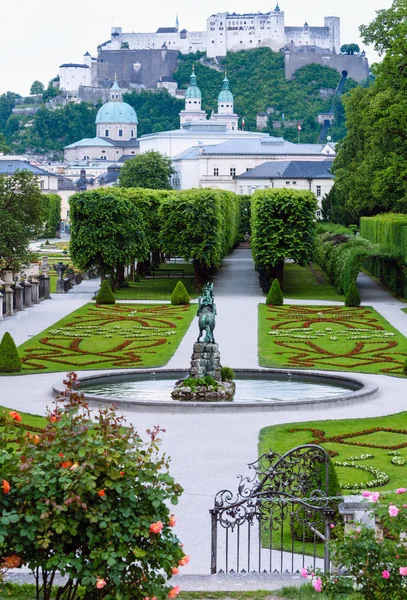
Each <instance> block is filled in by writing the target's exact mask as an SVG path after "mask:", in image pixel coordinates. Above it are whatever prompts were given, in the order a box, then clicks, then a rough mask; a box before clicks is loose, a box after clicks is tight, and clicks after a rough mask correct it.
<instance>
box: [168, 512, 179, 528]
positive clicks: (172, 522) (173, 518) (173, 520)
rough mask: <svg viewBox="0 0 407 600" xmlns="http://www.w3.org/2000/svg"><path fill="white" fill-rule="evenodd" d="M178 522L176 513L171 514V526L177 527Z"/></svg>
mask: <svg viewBox="0 0 407 600" xmlns="http://www.w3.org/2000/svg"><path fill="white" fill-rule="evenodd" d="M176 522H177V519H176V517H175V515H171V516H170V520H169V521H168V524H169V526H170V527H175V524H176Z"/></svg>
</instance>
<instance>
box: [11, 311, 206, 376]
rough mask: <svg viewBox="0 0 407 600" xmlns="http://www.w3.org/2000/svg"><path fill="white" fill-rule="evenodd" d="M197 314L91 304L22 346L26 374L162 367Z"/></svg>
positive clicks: (21, 351)
mask: <svg viewBox="0 0 407 600" xmlns="http://www.w3.org/2000/svg"><path fill="white" fill-rule="evenodd" d="M194 314H195V310H194V309H193V308H191V307H189V306H171V305H163V306H161V305H154V306H146V305H137V306H135V305H124V304H120V305H117V304H116V305H114V306H109V307H106V306H99V305H97V304H96V305H95V304H87V305H86V306H84V307H82V308H80V309H79V310H77V311H75V312H74V313H72V314H70V315H68V316H67V317H65V318H64V319H62V320H61V321H59V322H58V323H56V324H55V325H54V326H52V327H51V328H49V329H47V330H46V331H43V332H42V333H40V334H39V335H37V336H36V337H34V338H32V339H31V340H30V341H28V342H26V343H24V344H23V345H22V346H20V347H19V353H20V356H21V360H22V363H23V371H25V372H33V371H34V372H35V371H37V372H39V371H41V372H44V371H66V370H69V369H90V368H92V369H114V368H122V369H123V368H137V367H143V368H146V367H156V366H162V365H164V364H165V363H166V362H167V361H168V360H169V358H170V357H171V356H172V354H173V353H174V352H175V350H176V349H177V347H178V344H179V343H180V341H181V339H182V337H183V335H184V334H185V332H186V330H187V329H188V327H189V324H190V323H191V320H192V318H193V316H194Z"/></svg>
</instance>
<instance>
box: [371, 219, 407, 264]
mask: <svg viewBox="0 0 407 600" xmlns="http://www.w3.org/2000/svg"><path fill="white" fill-rule="evenodd" d="M360 235H361V236H362V237H364V238H366V239H367V240H370V241H371V242H373V243H374V244H380V245H381V246H382V247H383V248H387V249H389V250H393V251H396V252H398V253H401V254H402V256H403V257H404V258H405V259H407V215H404V214H399V213H386V214H382V215H376V216H375V217H362V218H361V219H360Z"/></svg>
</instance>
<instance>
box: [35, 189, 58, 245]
mask: <svg viewBox="0 0 407 600" xmlns="http://www.w3.org/2000/svg"><path fill="white" fill-rule="evenodd" d="M61 202H62V200H61V196H58V194H42V195H41V205H42V215H43V217H42V218H43V221H44V230H43V231H42V233H41V236H40V237H43V238H46V237H55V234H56V231H57V229H58V227H59V224H60V221H61Z"/></svg>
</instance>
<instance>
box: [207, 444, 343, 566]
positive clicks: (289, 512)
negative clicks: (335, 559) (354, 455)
mask: <svg viewBox="0 0 407 600" xmlns="http://www.w3.org/2000/svg"><path fill="white" fill-rule="evenodd" d="M248 467H249V469H251V470H252V472H253V473H252V474H251V476H247V477H243V476H240V481H239V484H238V488H237V492H236V493H235V494H233V493H232V492H231V491H230V490H221V491H220V492H218V493H217V494H216V496H215V502H214V507H213V508H212V509H211V510H210V514H211V519H212V539H211V573H213V574H214V573H217V572H229V573H233V572H237V573H238V572H253V571H258V572H269V573H272V572H280V573H282V572H288V573H290V572H291V573H294V572H296V571H299V570H300V568H302V567H304V566H306V567H308V566H312V568H313V569H315V568H318V567H319V568H321V569H323V570H324V571H325V572H328V571H329V568H330V561H329V540H330V531H331V530H330V523H331V522H332V517H333V515H334V512H335V510H334V507H333V504H332V501H331V502H330V500H329V499H328V497H329V455H328V453H327V452H326V450H325V449H324V448H321V447H320V446H317V445H314V444H307V445H304V446H298V447H297V448H293V449H292V450H290V451H289V452H287V453H286V454H284V455H280V454H277V453H276V452H268V453H267V454H263V455H262V456H261V457H260V458H259V459H258V460H256V461H255V462H253V463H250V464H249V465H248ZM321 544H323V558H318V556H317V555H318V554H321V553H320V552H319V551H318V550H317V548H318V547H319V546H320V545H321ZM221 556H222V558H221V559H220V557H221ZM309 561H311V565H310V564H309ZM220 562H222V564H220Z"/></svg>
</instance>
